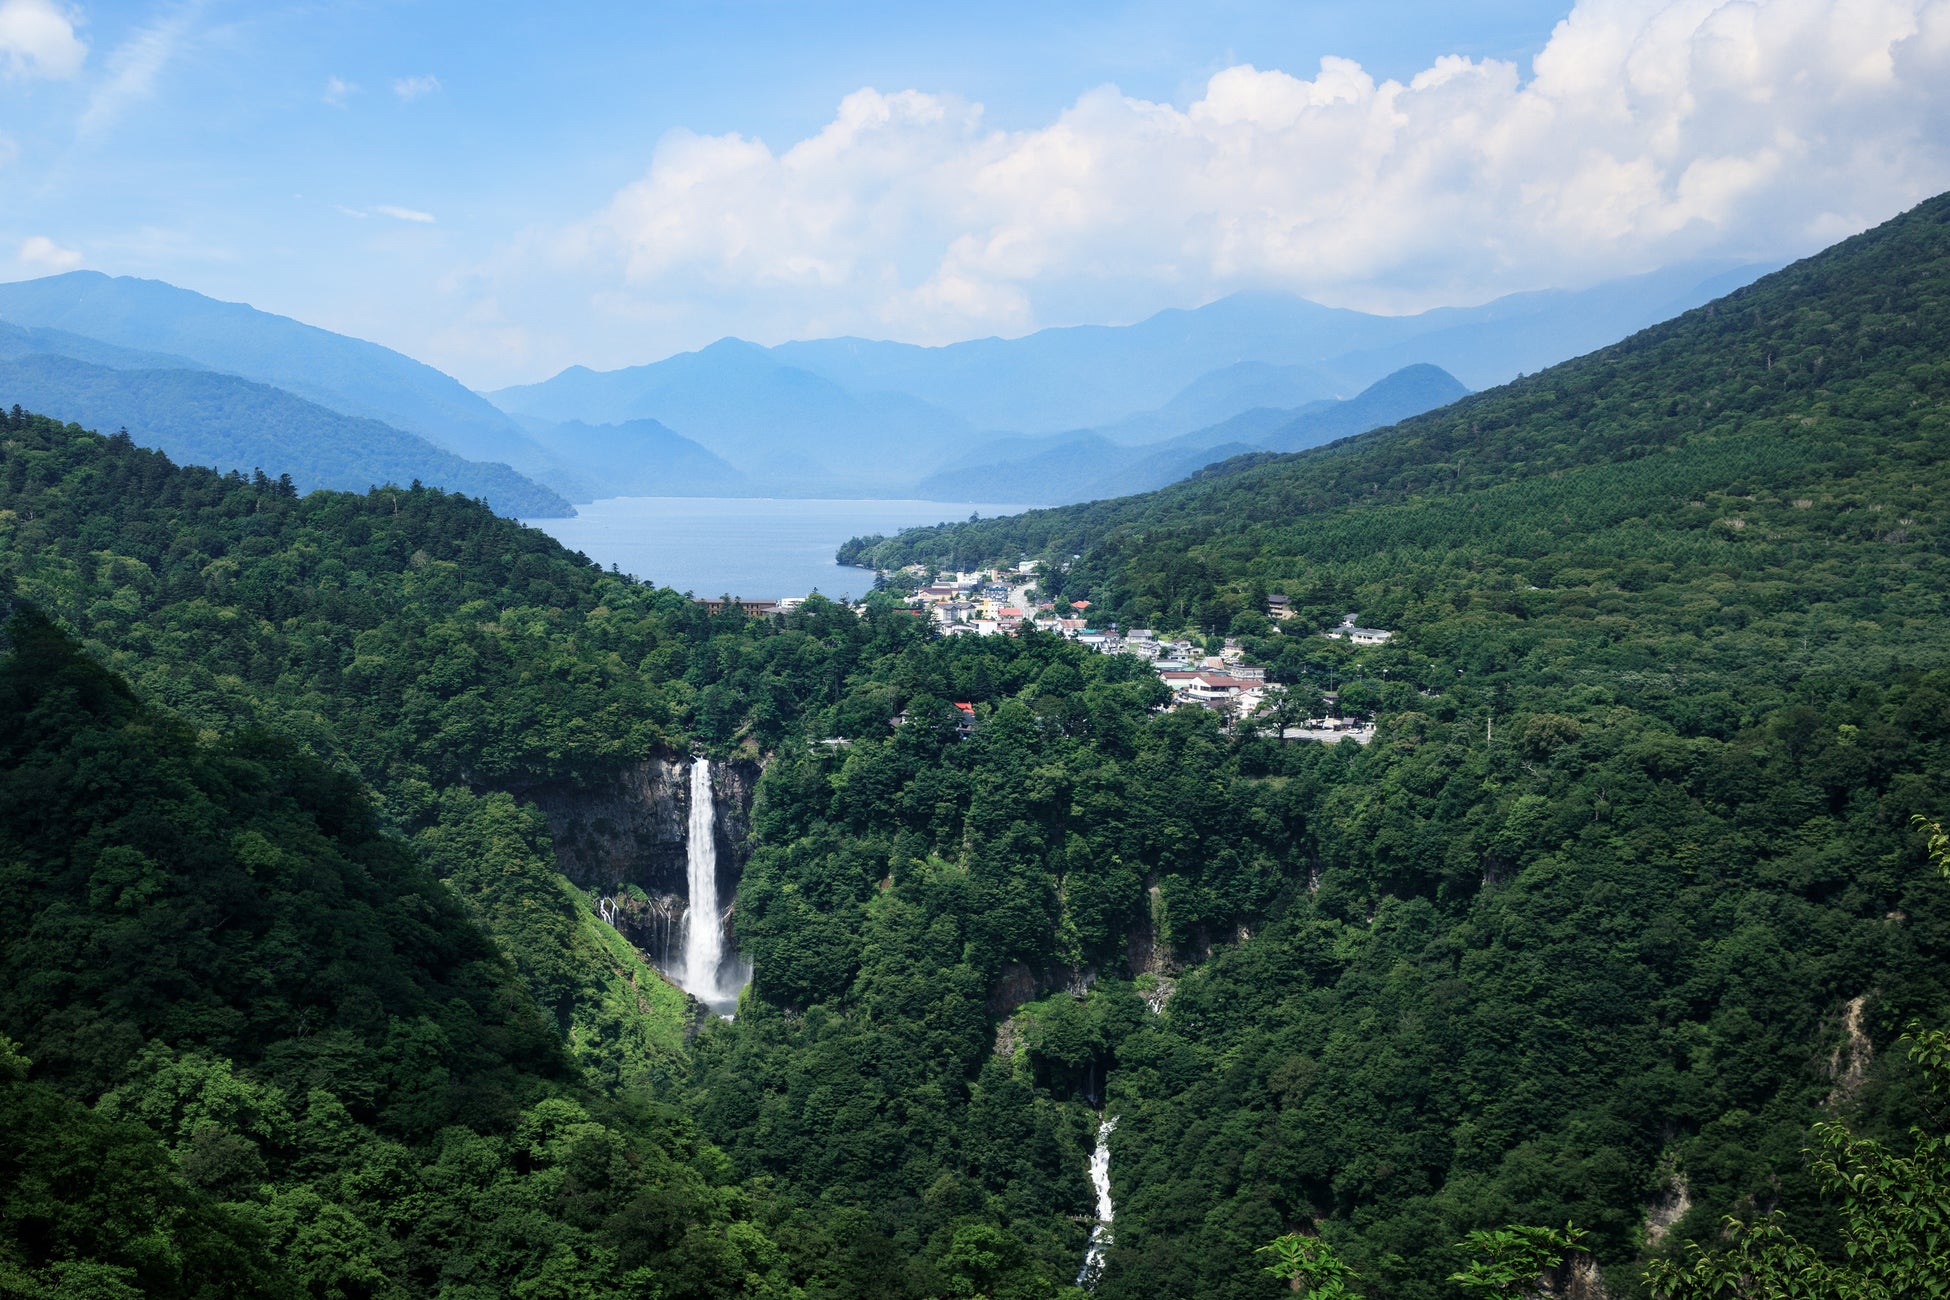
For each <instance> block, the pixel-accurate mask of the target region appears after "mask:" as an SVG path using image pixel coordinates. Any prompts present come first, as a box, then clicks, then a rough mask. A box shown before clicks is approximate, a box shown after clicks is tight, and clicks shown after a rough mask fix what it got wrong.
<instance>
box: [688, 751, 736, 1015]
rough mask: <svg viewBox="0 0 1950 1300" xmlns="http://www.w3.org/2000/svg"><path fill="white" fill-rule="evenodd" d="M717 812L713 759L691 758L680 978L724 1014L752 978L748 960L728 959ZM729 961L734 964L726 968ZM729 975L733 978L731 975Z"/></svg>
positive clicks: (692, 992)
mask: <svg viewBox="0 0 1950 1300" xmlns="http://www.w3.org/2000/svg"><path fill="white" fill-rule="evenodd" d="M717 828H718V817H717V807H716V804H715V803H714V801H713V797H712V793H711V762H710V760H709V759H706V758H702V757H700V758H697V759H694V760H692V762H691V815H690V824H689V827H688V828H687V832H686V837H685V838H686V844H685V870H686V881H685V883H686V884H687V886H688V887H689V893H690V899H689V905H688V906H687V907H686V908H685V911H684V953H683V966H682V967H681V969H680V970H679V972H678V975H677V983H678V984H679V986H681V987H682V988H683V990H684V991H685V992H686V993H689V994H690V995H691V996H692V997H694V998H696V999H697V1000H698V1001H699V1002H702V1003H704V1004H705V1005H706V1006H708V1007H710V1008H711V1009H712V1010H713V1011H715V1012H717V1013H718V1014H719V1015H721V1016H728V1015H730V1014H731V1013H732V1011H734V1010H736V1009H737V1006H738V990H739V989H741V988H743V987H744V986H745V982H746V980H748V979H750V978H751V971H750V969H749V968H748V967H747V966H746V964H745V963H743V962H741V961H738V960H737V959H736V958H733V959H732V960H731V961H730V962H727V961H726V960H725V951H724V908H723V907H722V906H721V905H720V904H719V902H718V834H717ZM727 965H729V966H730V967H731V969H730V970H726V967H727ZM727 977H728V978H727Z"/></svg>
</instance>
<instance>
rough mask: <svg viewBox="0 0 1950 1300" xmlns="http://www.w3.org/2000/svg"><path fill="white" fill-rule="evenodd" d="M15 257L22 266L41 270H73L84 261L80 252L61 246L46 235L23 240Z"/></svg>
mask: <svg viewBox="0 0 1950 1300" xmlns="http://www.w3.org/2000/svg"><path fill="white" fill-rule="evenodd" d="M14 257H15V259H16V260H17V261H19V262H20V264H21V265H22V266H27V267H32V268H34V269H35V270H39V271H72V270H74V269H75V268H76V267H77V266H80V265H81V262H82V257H81V254H80V253H77V252H75V250H74V249H72V248H63V247H61V246H60V245H59V244H57V243H55V242H54V241H53V240H51V239H49V238H48V237H47V236H46V235H33V236H30V237H29V238H27V239H23V240H21V241H20V248H19V250H18V251H17V252H16V253H15V254H14Z"/></svg>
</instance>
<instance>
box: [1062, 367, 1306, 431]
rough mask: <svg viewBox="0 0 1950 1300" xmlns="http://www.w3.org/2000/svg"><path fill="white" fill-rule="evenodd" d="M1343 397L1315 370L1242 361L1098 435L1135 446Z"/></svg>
mask: <svg viewBox="0 0 1950 1300" xmlns="http://www.w3.org/2000/svg"><path fill="white" fill-rule="evenodd" d="M1339 396H1340V394H1339V393H1338V392H1336V391H1335V384H1334V381H1333V380H1331V379H1329V378H1327V376H1325V375H1323V374H1321V373H1320V372H1319V371H1318V370H1315V369H1314V368H1312V367H1311V366H1276V365H1274V364H1272V363H1271V362H1267V361H1241V362H1238V363H1236V364H1234V365H1230V366H1224V367H1221V368H1220V369H1218V370H1214V371H1210V372H1208V373H1206V374H1203V375H1200V376H1199V377H1198V378H1197V379H1194V380H1193V381H1192V382H1191V383H1189V384H1187V385H1186V386H1185V387H1184V388H1182V389H1180V390H1179V392H1178V394H1177V395H1176V396H1174V397H1173V398H1172V399H1171V400H1170V401H1169V402H1166V403H1165V404H1164V405H1163V406H1161V407H1159V408H1158V409H1157V410H1155V411H1146V412H1144V413H1143V414H1141V415H1133V416H1130V417H1129V418H1127V419H1123V420H1119V421H1117V422H1116V423H1115V424H1107V425H1104V426H1103V427H1101V428H1099V429H1098V430H1097V432H1098V433H1101V434H1102V435H1104V437H1106V438H1109V439H1110V440H1111V441H1112V442H1120V443H1126V444H1129V445H1132V446H1137V445H1141V444H1143V443H1155V442H1163V441H1165V440H1166V439H1169V438H1175V437H1177V436H1178V435H1180V434H1184V433H1191V432H1193V431H1195V430H1200V429H1209V428H1211V427H1212V426H1214V425H1216V424H1220V423H1222V422H1224V421H1226V420H1229V419H1231V418H1232V417H1234V416H1236V415H1239V414H1241V413H1242V412H1247V411H1255V410H1295V409H1298V408H1300V407H1303V406H1308V405H1311V404H1313V403H1316V402H1323V403H1331V402H1332V401H1334V400H1335V399H1336V398H1337V397H1339Z"/></svg>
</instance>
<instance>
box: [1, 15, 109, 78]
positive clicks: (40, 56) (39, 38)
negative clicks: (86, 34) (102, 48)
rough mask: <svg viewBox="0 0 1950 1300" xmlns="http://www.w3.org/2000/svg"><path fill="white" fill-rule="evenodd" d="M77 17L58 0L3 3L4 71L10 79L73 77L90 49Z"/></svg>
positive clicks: (2, 63)
mask: <svg viewBox="0 0 1950 1300" xmlns="http://www.w3.org/2000/svg"><path fill="white" fill-rule="evenodd" d="M74 27H75V19H74V16H73V15H72V14H71V13H70V12H69V11H68V10H67V9H65V8H63V7H62V6H61V5H58V4H56V3H54V0H0V72H3V73H4V74H5V75H6V76H8V77H51V78H57V79H58V78H64V77H72V76H74V75H75V74H76V73H78V72H80V71H81V64H82V62H83V60H85V59H86V58H87V57H88V46H87V44H86V43H84V42H83V41H82V39H81V38H80V37H78V36H76V35H75V34H74Z"/></svg>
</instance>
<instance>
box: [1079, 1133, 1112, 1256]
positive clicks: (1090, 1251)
mask: <svg viewBox="0 0 1950 1300" xmlns="http://www.w3.org/2000/svg"><path fill="white" fill-rule="evenodd" d="M1116 1129H1117V1116H1115V1115H1106V1116H1105V1117H1104V1122H1103V1123H1101V1124H1099V1125H1098V1126H1097V1149H1096V1150H1095V1151H1092V1152H1091V1153H1090V1185H1091V1186H1092V1187H1094V1188H1096V1189H1097V1222H1096V1223H1095V1224H1094V1225H1092V1227H1091V1229H1090V1245H1089V1246H1088V1247H1087V1248H1086V1249H1085V1250H1084V1252H1083V1267H1082V1268H1080V1269H1078V1270H1077V1285H1078V1286H1080V1287H1083V1288H1085V1289H1086V1290H1091V1291H1094V1290H1096V1289H1097V1279H1098V1278H1099V1277H1101V1276H1102V1275H1103V1271H1104V1252H1105V1251H1107V1250H1109V1249H1110V1220H1111V1204H1110V1135H1111V1134H1112V1133H1113V1132H1115V1131H1116Z"/></svg>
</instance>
